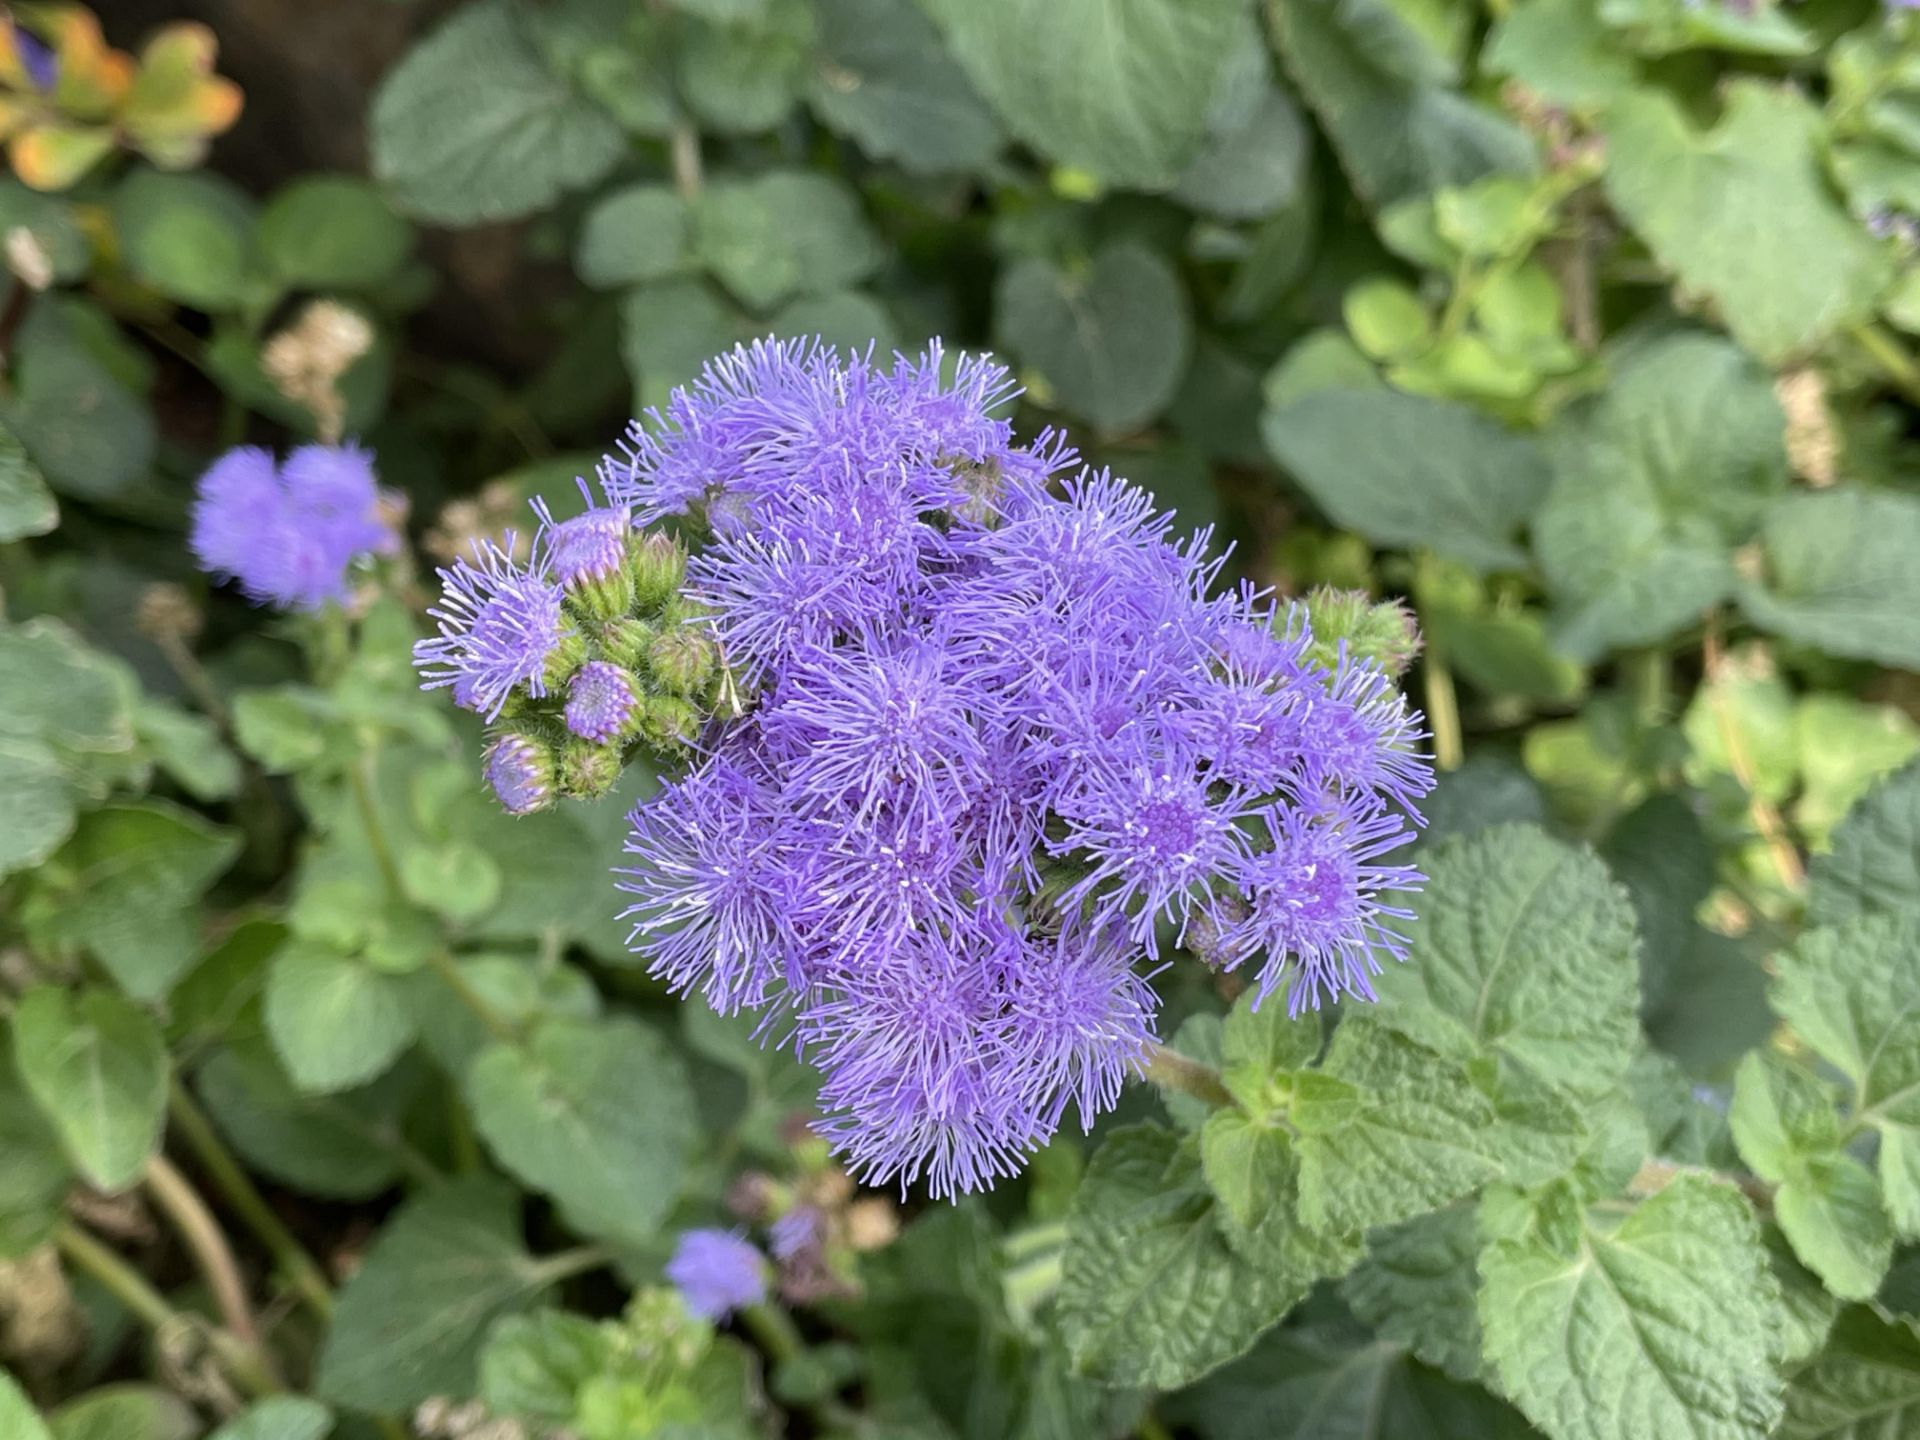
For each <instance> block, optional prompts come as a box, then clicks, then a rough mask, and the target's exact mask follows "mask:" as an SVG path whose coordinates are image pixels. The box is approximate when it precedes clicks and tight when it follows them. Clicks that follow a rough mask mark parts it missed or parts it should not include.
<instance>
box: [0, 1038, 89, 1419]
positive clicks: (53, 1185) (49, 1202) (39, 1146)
mask: <svg viewBox="0 0 1920 1440" xmlns="http://www.w3.org/2000/svg"><path fill="white" fill-rule="evenodd" d="M0 1154H4V1155H5V1156H6V1157H7V1163H6V1164H5V1166H0V1256H4V1257H6V1258H8V1259H11V1258H14V1257H16V1256H19V1255H24V1254H25V1253H27V1252H28V1251H30V1250H33V1249H36V1248H38V1247H39V1246H40V1245H42V1244H44V1243H45V1242H46V1240H47V1238H48V1236H50V1235H51V1234H52V1233H53V1229H54V1227H55V1226H56V1225H57V1224H59V1222H60V1219H61V1217H62V1215H63V1214H64V1213H65V1211H64V1202H65V1200H66V1197H67V1192H68V1190H70V1189H72V1187H73V1170H72V1167H71V1166H69V1165H68V1163H67V1160H66V1156H65V1155H64V1154H63V1153H62V1151H61V1148H60V1138H59V1136H58V1135H57V1134H56V1133H55V1132H54V1129H53V1126H52V1125H51V1124H50V1123H48V1121H47V1118H46V1116H44V1115H42V1114H41V1113H40V1110H39V1107H38V1106H36V1105H35V1104H34V1102H33V1097H32V1096H31V1095H30V1094H29V1093H28V1091H27V1088H26V1084H25V1082H24V1081H23V1080H22V1079H21V1076H20V1071H19V1068H18V1065H17V1063H16V1061H15V1059H14V1052H13V1036H12V1032H11V1031H8V1030H0ZM4 1413H5V1406H4V1405H0V1414H4ZM6 1433H8V1432H6V1431H5V1430H4V1429H0V1434H6Z"/></svg>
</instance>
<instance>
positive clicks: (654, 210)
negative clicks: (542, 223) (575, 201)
mask: <svg viewBox="0 0 1920 1440" xmlns="http://www.w3.org/2000/svg"><path fill="white" fill-rule="evenodd" d="M686 254H687V206H686V202H685V201H683V200H682V199H681V198H680V197H679V196H678V195H676V194H675V193H674V192H673V190H672V189H671V188H670V187H668V186H665V185H652V184H646V185H628V186H624V187H622V188H621V189H618V190H611V191H609V192H607V194H605V195H603V196H601V197H600V199H599V200H597V201H596V202H595V203H594V206H593V208H592V209H591V210H589V211H588V212H587V218H586V219H585V221H583V222H582V223H581V226H580V239H579V243H578V244H577V245H575V247H574V251H573V268H574V271H575V273H577V274H578V275H579V276H580V278H581V279H582V280H583V281H585V282H586V283H587V284H589V285H591V286H593V287H594V288H595V289H599V290H617V289H620V288H622V287H623V286H627V285H634V284H638V283H639V282H641V281H643V280H663V279H665V278H666V277H667V276H669V275H672V274H673V273H675V272H676V271H678V270H680V269H682V268H683V267H684V266H685V265H686V263H687V260H686Z"/></svg>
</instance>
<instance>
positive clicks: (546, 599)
mask: <svg viewBox="0 0 1920 1440" xmlns="http://www.w3.org/2000/svg"><path fill="white" fill-rule="evenodd" d="M512 546H513V537H512V536H511V535H509V536H508V537H507V545H506V547H505V548H502V547H501V546H500V545H498V544H495V543H494V542H493V541H491V540H482V541H479V542H477V543H476V544H475V546H474V550H473V556H472V558H471V559H465V560H456V561H454V563H453V564H452V565H451V566H449V567H447V568H446V569H443V570H441V571H440V580H441V584H442V586H443V587H444V588H443V591H442V594H441V600H440V604H439V605H438V606H436V607H435V608H433V609H431V610H429V611H428V612H427V613H428V614H429V615H431V616H432V617H433V618H434V619H435V620H436V621H438V622H439V626H440V634H439V635H438V636H437V637H435V638H433V639H431V640H421V641H419V642H417V643H416V644H415V645H414V647H413V662H414V665H415V666H416V667H417V668H418V669H419V671H420V674H421V677H422V683H423V684H424V685H425V686H426V688H428V689H430V690H431V689H436V688H438V687H440V686H443V685H446V686H452V687H453V698H454V701H455V703H457V704H459V705H460V706H461V707H462V708H463V709H467V710H475V711H478V712H479V713H480V714H482V715H485V716H486V717H487V718H488V719H492V718H494V717H495V716H496V715H498V714H499V713H500V710H501V707H502V706H504V705H505V704H506V703H507V699H508V697H509V696H510V695H512V693H513V692H514V690H515V689H517V688H522V687H524V688H525V689H526V691H527V693H528V694H530V695H535V696H539V695H544V694H546V676H547V672H548V668H549V665H550V663H551V661H552V659H553V655H554V652H555V650H557V649H558V648H559V646H560V643H561V641H562V640H564V639H565V638H566V637H567V635H568V634H569V633H570V632H571V629H572V626H571V624H570V622H569V621H568V619H567V617H566V613H565V610H564V609H563V607H562V601H563V599H564V598H565V597H564V596H563V594H562V592H561V589H560V587H559V586H558V585H556V584H554V583H553V581H552V579H551V578H549V573H548V570H547V566H546V564H545V563H544V556H542V557H540V559H539V560H538V561H537V563H535V564H533V565H522V564H520V563H519V562H517V561H516V560H514V558H513V555H512Z"/></svg>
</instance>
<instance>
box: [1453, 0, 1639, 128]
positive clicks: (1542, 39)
mask: <svg viewBox="0 0 1920 1440" xmlns="http://www.w3.org/2000/svg"><path fill="white" fill-rule="evenodd" d="M1598 12H1599V5H1598V0H1522V3H1521V4H1518V5H1516V6H1514V7H1513V9H1511V10H1509V11H1508V12H1507V13H1506V14H1505V15H1504V16H1502V17H1501V18H1500V19H1499V20H1498V21H1497V22H1496V23H1495V25H1494V27H1493V31H1492V33H1491V34H1489V35H1488V37H1487V46H1486V50H1485V51H1484V52H1483V54H1482V55H1481V57H1480V63H1481V65H1482V66H1483V67H1484V68H1485V69H1486V70H1487V71H1489V72H1491V73H1492V74H1495V75H1505V76H1509V77H1511V78H1512V79H1515V80H1518V81H1519V82H1520V83H1521V84H1523V85H1525V86H1526V87H1527V88H1528V89H1529V90H1531V91H1533V92H1534V93H1535V94H1536V95H1538V96H1539V97H1540V98H1541V99H1543V100H1545V101H1547V102H1548V103H1550V104H1554V105H1563V106H1566V107H1568V108H1569V109H1574V110H1580V111H1585V112H1592V111H1594V110H1596V109H1599V108H1601V107H1603V106H1605V105H1606V104H1607V103H1608V102H1609V101H1611V100H1612V99H1614V98H1615V97H1616V96H1618V95H1622V94H1625V93H1626V92H1627V91H1629V90H1631V89H1632V88H1633V84H1634V80H1635V66H1634V62H1633V58H1632V57H1631V56H1630V55H1627V54H1624V53H1622V50H1621V47H1620V43H1619V41H1617V40H1616V39H1615V38H1614V37H1613V35H1612V34H1611V33H1610V32H1609V31H1608V30H1607V28H1606V26H1604V25H1602V24H1601V23H1600V16H1599V13H1598Z"/></svg>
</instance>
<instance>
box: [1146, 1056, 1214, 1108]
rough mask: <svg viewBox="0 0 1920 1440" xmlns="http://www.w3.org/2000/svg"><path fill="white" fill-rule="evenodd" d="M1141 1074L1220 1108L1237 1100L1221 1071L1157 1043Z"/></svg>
mask: <svg viewBox="0 0 1920 1440" xmlns="http://www.w3.org/2000/svg"><path fill="white" fill-rule="evenodd" d="M1141 1073H1142V1074H1143V1075H1144V1077H1145V1078H1146V1079H1148V1080H1150V1081H1152V1082H1153V1083H1154V1084H1155V1085H1158V1086H1159V1087H1160V1088H1161V1089H1162V1090H1177V1091H1179V1092H1180V1093H1181V1094H1182V1095H1191V1096H1192V1097H1193V1098H1194V1099H1195V1100H1198V1101H1200V1102H1202V1103H1203V1104H1206V1105H1211V1106H1212V1107H1213V1108H1214V1109H1216V1110H1218V1109H1223V1108H1225V1107H1226V1106H1229V1105H1231V1104H1233V1103H1234V1101H1233V1095H1232V1093H1231V1092H1230V1091H1229V1090H1228V1089H1227V1087H1226V1086H1225V1085H1224V1084H1222V1083H1221V1080H1220V1072H1219V1071H1218V1070H1216V1069H1214V1068H1213V1067H1212V1066H1211V1065H1203V1064H1201V1063H1200V1062H1199V1061H1198V1060H1189V1059H1188V1058H1187V1057H1186V1056H1185V1055H1182V1054H1180V1053H1179V1052H1178V1051H1176V1050H1169V1049H1168V1048H1167V1047H1166V1046H1164V1045H1156V1046H1154V1047H1153V1049H1152V1050H1151V1051H1150V1052H1149V1053H1148V1055H1147V1063H1146V1065H1145V1067H1144V1068H1143V1070H1142V1072H1141Z"/></svg>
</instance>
